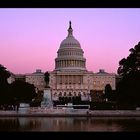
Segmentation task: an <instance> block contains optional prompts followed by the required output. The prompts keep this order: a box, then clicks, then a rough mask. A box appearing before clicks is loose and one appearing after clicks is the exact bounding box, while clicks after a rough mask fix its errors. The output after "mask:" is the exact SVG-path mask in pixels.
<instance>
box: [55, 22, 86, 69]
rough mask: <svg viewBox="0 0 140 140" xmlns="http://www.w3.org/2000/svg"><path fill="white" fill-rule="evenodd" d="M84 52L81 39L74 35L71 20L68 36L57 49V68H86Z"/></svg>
mask: <svg viewBox="0 0 140 140" xmlns="http://www.w3.org/2000/svg"><path fill="white" fill-rule="evenodd" d="M83 53H84V51H83V50H82V48H81V45H80V43H79V41H78V40H76V39H75V38H74V36H73V29H72V27H71V22H69V29H68V36H67V37H66V39H64V40H63V41H62V42H61V44H60V48H59V49H58V51H57V58H56V59H55V70H65V71H69V70H72V71H73V70H74V71H75V70H80V71H81V70H86V64H85V63H86V59H85V58H84V57H83Z"/></svg>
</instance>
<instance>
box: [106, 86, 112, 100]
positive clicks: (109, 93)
mask: <svg viewBox="0 0 140 140" xmlns="http://www.w3.org/2000/svg"><path fill="white" fill-rule="evenodd" d="M105 97H106V98H107V99H108V101H110V100H111V97H112V87H111V85H110V84H107V85H106V86H105Z"/></svg>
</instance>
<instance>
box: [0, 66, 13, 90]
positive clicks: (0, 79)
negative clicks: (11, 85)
mask: <svg viewBox="0 0 140 140" xmlns="http://www.w3.org/2000/svg"><path fill="white" fill-rule="evenodd" d="M10 75H11V74H10V72H9V71H7V70H6V68H5V67H4V66H3V65H1V64H0V85H1V87H2V86H3V85H4V86H5V85H6V84H8V82H7V79H8V78H9V77H10Z"/></svg>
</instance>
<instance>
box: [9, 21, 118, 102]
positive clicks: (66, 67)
mask: <svg viewBox="0 0 140 140" xmlns="http://www.w3.org/2000/svg"><path fill="white" fill-rule="evenodd" d="M49 73H50V81H49V86H50V92H51V96H52V100H53V101H59V97H77V96H80V97H81V99H82V100H83V101H84V100H90V99H89V97H90V96H89V95H91V93H92V94H95V95H96V94H103V93H104V90H105V86H106V85H107V84H110V85H111V87H112V90H115V89H116V74H115V73H107V72H105V71H104V69H100V70H99V72H97V73H94V72H92V71H88V70H87V68H86V58H85V57H84V51H83V49H82V46H81V44H80V42H79V41H78V40H77V39H76V38H75V37H74V35H73V29H72V25H71V22H69V28H68V34H67V37H66V39H64V40H63V41H62V42H61V43H60V47H59V49H58V51H57V58H55V68H54V70H53V71H51V72H49ZM44 77H45V76H44V72H42V71H41V70H40V69H37V70H36V72H33V73H28V74H21V75H18V74H12V75H11V77H10V78H9V79H8V82H9V83H12V82H13V81H15V80H23V81H25V82H28V83H30V84H34V86H35V87H36V88H37V90H38V91H44V92H45V86H46V84H45V80H44Z"/></svg>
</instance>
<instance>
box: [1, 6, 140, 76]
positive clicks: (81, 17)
mask: <svg viewBox="0 0 140 140" xmlns="http://www.w3.org/2000/svg"><path fill="white" fill-rule="evenodd" d="M70 20H71V21H72V28H73V30H74V31H73V34H74V36H75V38H76V39H77V40H78V41H79V42H80V44H81V47H82V49H83V50H84V57H85V58H86V66H87V69H88V70H89V71H93V72H97V71H98V70H99V69H105V71H107V72H115V73H116V72H117V68H118V62H119V60H121V59H122V58H123V57H127V56H128V54H129V49H130V48H132V47H134V46H135V45H136V44H137V43H138V42H139V41H140V9H136V8H135V9H134V8H124V9H123V8H121V9H119V8H116V9H115V8H114V9H113V8H103V9H101V8H89V9H88V8H77V9H76V8H63V9H61V8H41V9H40V8H31V9H29V8H16V9H14V8H10V9H6V8H5V9H4V8H3V9H0V64H2V65H4V66H5V67H6V68H7V69H8V70H9V71H11V72H13V73H32V72H34V71H35V70H36V69H42V71H52V70H54V65H55V63H54V59H55V58H56V56H57V50H58V48H59V46H60V43H61V41H62V40H63V39H65V38H66V36H67V29H68V24H69V21H70Z"/></svg>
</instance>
